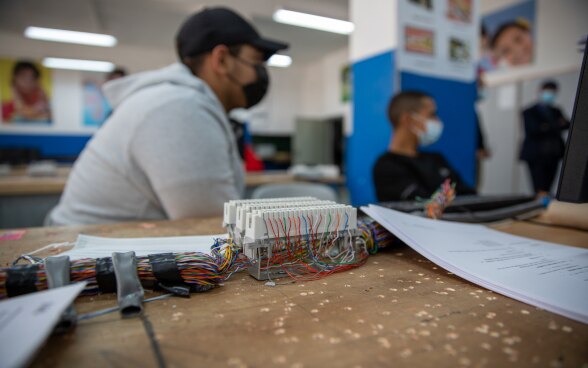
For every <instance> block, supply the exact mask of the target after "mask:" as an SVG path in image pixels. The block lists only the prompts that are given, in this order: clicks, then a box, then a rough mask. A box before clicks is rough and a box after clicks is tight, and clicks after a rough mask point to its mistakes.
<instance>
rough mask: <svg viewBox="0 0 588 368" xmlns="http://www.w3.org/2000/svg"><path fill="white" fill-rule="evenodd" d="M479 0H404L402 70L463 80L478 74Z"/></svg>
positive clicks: (401, 10) (400, 48) (401, 9)
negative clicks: (476, 51) (476, 71)
mask: <svg viewBox="0 0 588 368" xmlns="http://www.w3.org/2000/svg"><path fill="white" fill-rule="evenodd" d="M477 6H478V1H477V0H445V1H432V0H401V1H399V13H400V14H399V16H398V20H399V30H400V37H399V38H398V40H399V45H398V49H397V50H398V51H397V62H398V66H399V70H401V71H410V72H414V73H417V74H423V75H430V76H437V77H442V78H449V79H455V80H462V81H471V80H473V79H474V78H475V69H476V56H477V55H476V54H475V50H477V49H478V36H477V35H478V31H477V30H478V24H479V22H478V19H477V17H476V16H475V14H477Z"/></svg>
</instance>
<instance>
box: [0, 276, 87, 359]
mask: <svg viewBox="0 0 588 368" xmlns="http://www.w3.org/2000/svg"><path fill="white" fill-rule="evenodd" d="M85 286H86V282H78V283H75V284H72V285H69V286H64V287H61V288H57V289H50V290H45V291H39V292H36V293H32V294H27V295H23V296H18V297H15V298H10V299H7V300H5V301H2V302H0V367H7V368H8V367H10V368H11V367H25V366H27V365H28V364H29V363H30V362H31V360H32V359H33V357H34V356H35V353H36V352H37V351H38V350H39V349H40V348H41V346H42V345H43V342H44V341H45V340H46V339H47V337H48V336H49V335H50V334H51V332H52V331H53V328H54V327H55V325H56V324H57V322H58V321H59V318H60V317H61V314H62V313H63V311H64V310H65V309H66V308H67V307H68V306H69V305H70V304H71V303H72V302H73V300H74V299H75V298H76V296H78V294H79V293H80V292H81V291H82V290H83V289H84V287H85Z"/></svg>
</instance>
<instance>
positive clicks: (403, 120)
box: [397, 111, 412, 128]
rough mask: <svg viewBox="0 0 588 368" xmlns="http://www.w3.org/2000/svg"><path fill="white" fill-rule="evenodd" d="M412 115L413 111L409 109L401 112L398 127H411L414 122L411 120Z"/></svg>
mask: <svg viewBox="0 0 588 368" xmlns="http://www.w3.org/2000/svg"><path fill="white" fill-rule="evenodd" d="M411 119H412V116H411V113H410V112H408V111H405V112H403V113H401V114H400V116H399V117H398V124H397V125H398V127H399V128H400V127H402V128H408V127H410V124H411V123H412V121H411Z"/></svg>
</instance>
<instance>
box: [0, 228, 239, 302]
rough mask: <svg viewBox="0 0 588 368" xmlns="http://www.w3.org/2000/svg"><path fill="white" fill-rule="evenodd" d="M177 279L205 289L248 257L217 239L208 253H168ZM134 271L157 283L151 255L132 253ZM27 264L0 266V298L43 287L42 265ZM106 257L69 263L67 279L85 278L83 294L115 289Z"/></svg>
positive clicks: (147, 284) (194, 288) (153, 285)
mask: <svg viewBox="0 0 588 368" xmlns="http://www.w3.org/2000/svg"><path fill="white" fill-rule="evenodd" d="M171 256H172V259H173V261H175V262H174V267H176V269H177V271H178V272H179V275H180V277H181V281H182V282H183V283H184V284H185V285H186V286H187V287H188V288H189V290H190V291H195V292H201V291H206V290H209V289H211V288H213V287H214V286H216V285H218V284H220V283H222V282H223V281H225V280H227V279H228V278H229V277H230V276H231V275H232V274H233V273H234V272H237V271H239V270H241V269H243V268H245V267H247V266H248V260H247V259H246V258H245V257H243V256H242V255H240V254H239V253H238V251H236V250H235V248H234V244H232V243H230V242H229V241H227V240H223V239H217V240H216V242H215V244H214V245H213V246H212V248H211V255H208V254H204V253H198V252H190V253H173V254H171ZM136 259H137V274H138V276H139V278H140V280H141V284H142V285H143V286H144V287H145V288H147V289H154V288H157V287H158V286H160V284H159V283H158V279H157V277H156V275H155V274H154V272H153V267H152V266H153V256H145V257H136ZM29 260H30V261H31V260H32V261H33V262H35V263H32V264H29V265H15V266H13V267H7V268H0V299H2V298H6V297H11V296H17V295H21V294H26V293H28V292H33V291H40V290H44V289H47V276H46V274H45V266H44V264H43V263H42V262H41V263H39V261H38V260H35V259H30V257H29ZM111 266H112V260H111V259H110V257H107V258H98V259H90V258H85V259H80V260H74V261H71V263H70V270H71V271H70V279H71V282H78V281H87V282H88V284H87V286H86V288H85V289H84V291H83V292H82V294H83V295H94V294H98V293H104V292H114V291H116V286H115V285H116V280H115V279H114V272H113V270H112V267H111Z"/></svg>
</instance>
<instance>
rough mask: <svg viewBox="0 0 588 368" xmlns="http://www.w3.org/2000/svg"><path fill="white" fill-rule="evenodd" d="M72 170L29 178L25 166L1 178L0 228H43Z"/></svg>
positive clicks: (59, 169) (63, 169)
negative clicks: (46, 217) (44, 221)
mask: <svg viewBox="0 0 588 368" xmlns="http://www.w3.org/2000/svg"><path fill="white" fill-rule="evenodd" d="M70 171H71V168H70V167H59V168H58V169H57V174H56V175H55V176H41V177H35V176H29V175H27V170H26V167H19V168H16V169H13V170H12V171H11V173H10V175H7V176H0V228H15V227H30V226H42V224H43V220H44V219H45V216H46V215H47V213H49V211H50V210H51V209H52V208H53V207H55V206H56V205H57V203H58V202H59V198H60V197H61V193H62V192H63V188H65V183H66V182H67V177H68V176H69V173H70Z"/></svg>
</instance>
